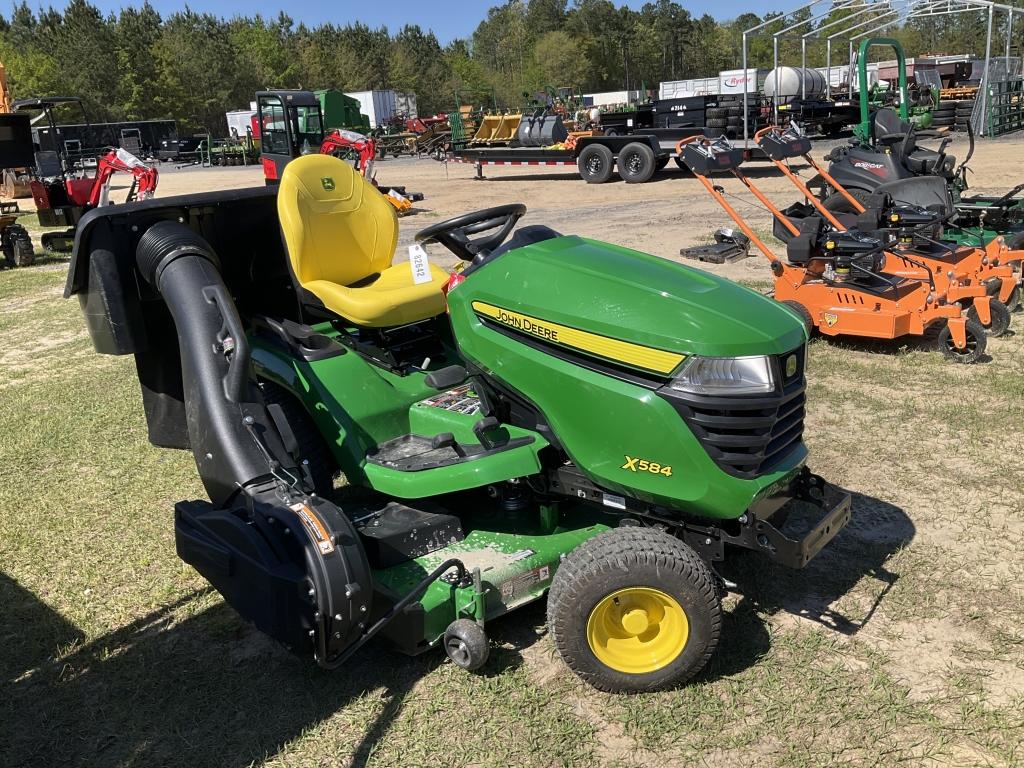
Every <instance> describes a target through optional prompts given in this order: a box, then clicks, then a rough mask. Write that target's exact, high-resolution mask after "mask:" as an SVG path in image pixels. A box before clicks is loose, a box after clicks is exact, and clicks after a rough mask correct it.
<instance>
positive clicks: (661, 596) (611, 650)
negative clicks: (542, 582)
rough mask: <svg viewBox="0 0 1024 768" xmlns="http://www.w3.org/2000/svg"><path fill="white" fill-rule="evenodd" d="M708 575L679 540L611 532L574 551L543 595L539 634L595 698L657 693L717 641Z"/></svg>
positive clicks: (691, 671) (696, 666) (633, 530)
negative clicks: (549, 639) (546, 635)
mask: <svg viewBox="0 0 1024 768" xmlns="http://www.w3.org/2000/svg"><path fill="white" fill-rule="evenodd" d="M721 625H722V608H721V603H720V601H719V596H718V588H717V585H716V581H715V577H714V575H713V574H712V572H711V569H710V568H708V566H707V565H706V564H705V563H704V561H703V560H701V559H700V557H698V555H697V553H696V552H694V551H693V550H692V549H691V548H690V547H688V546H687V545H686V544H684V543H683V542H682V541H680V540H679V539H677V538H675V537H674V536H671V535H670V534H667V533H665V532H664V531H659V530H655V529H652V528H640V527H629V528H615V529H613V530H611V531H607V532H605V533H602V534H599V535H597V536H595V537H594V538H592V539H589V540H588V541H585V542H584V543H583V544H581V545H580V546H579V547H577V548H576V549H574V550H573V551H572V552H571V553H569V556H568V557H567V558H566V559H565V562H563V563H562V565H561V566H560V567H559V569H558V571H557V572H556V573H555V578H554V581H553V583H552V585H551V591H550V593H549V594H548V627H550V629H551V634H552V636H553V638H554V641H555V647H556V648H557V649H558V652H559V654H560V655H561V657H562V659H563V660H564V661H565V663H566V664H567V665H568V666H569V667H570V668H571V669H572V670H573V671H574V672H575V673H576V674H577V675H579V676H580V677H581V678H583V679H584V680H586V681H587V682H588V683H590V684H591V685H593V686H594V687H595V688H599V689H600V690H602V691H611V692H622V693H629V692H639V691H656V690H661V689H663V688H669V687H672V686H675V685H680V684H681V683H683V682H685V681H686V680H688V679H689V678H691V677H692V676H693V675H695V674H696V673H697V672H699V671H700V670H701V669H702V668H703V667H704V665H705V664H706V663H707V661H708V659H709V658H711V654H712V653H713V652H714V650H715V646H716V645H717V644H718V635H719V632H720V630H721Z"/></svg>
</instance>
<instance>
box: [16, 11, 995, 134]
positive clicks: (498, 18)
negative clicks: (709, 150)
mask: <svg viewBox="0 0 1024 768" xmlns="http://www.w3.org/2000/svg"><path fill="white" fill-rule="evenodd" d="M843 13H844V11H836V13H835V18H839V16H841V15H842V14H843ZM799 18H800V17H784V16H782V15H781V14H777V13H776V14H768V15H767V16H765V17H764V18H763V19H762V18H761V17H758V16H757V15H755V14H749V13H748V14H742V15H740V16H739V17H737V18H736V19H732V20H728V21H718V20H715V19H714V18H712V17H711V16H710V15H707V14H705V15H703V16H699V17H696V16H694V15H692V14H691V13H690V12H689V11H687V10H685V9H684V8H682V7H681V6H680V5H678V4H677V3H675V2H671V1H670V0H657V2H650V3H647V4H646V5H644V6H643V7H642V8H640V9H639V10H633V9H630V8H625V7H618V6H617V5H616V4H615V3H613V2H610V0H575V2H573V3H572V4H571V6H570V4H569V3H568V2H567V1H566V0H508V2H505V3H504V4H503V5H498V6H495V7H492V8H491V9H490V10H489V11H488V12H487V14H486V16H485V18H484V19H483V20H482V21H481V22H480V24H479V25H478V26H477V28H476V30H475V31H474V32H473V34H472V35H471V36H469V37H468V38H465V39H456V40H453V41H452V42H450V43H448V44H447V45H444V46H442V45H441V44H440V42H439V41H438V39H437V36H436V35H435V34H434V32H433V31H424V30H422V29H421V28H420V27H418V26H415V25H406V26H403V27H401V28H399V29H397V30H396V31H394V32H392V31H390V30H388V29H387V28H385V27H380V28H376V29H374V28H370V27H368V26H366V25H365V24H359V23H356V24H347V25H344V26H339V25H335V24H322V25H319V26H315V27H309V26H307V25H305V24H302V23H299V24H296V23H295V22H294V20H293V19H291V18H290V17H289V16H287V15H286V14H284V13H281V14H280V15H279V16H277V18H274V19H267V18H264V17H263V16H260V15H256V16H253V17H237V16H236V17H234V18H230V19H224V18H220V17H217V16H214V15H211V14H208V13H196V12H195V11H192V10H190V9H188V8H187V6H186V8H185V10H182V11H179V12H176V13H173V14H171V15H169V16H166V17H164V16H161V15H160V14H159V13H158V12H157V11H156V10H155V9H154V8H153V7H152V6H151V5H150V4H149V3H148V2H146V3H144V4H143V5H142V6H141V7H137V8H131V7H130V8H124V9H122V10H121V11H120V12H119V13H117V14H110V15H104V14H103V13H101V12H100V11H99V9H98V8H96V7H95V6H94V5H92V4H91V3H90V2H89V1H88V0H70V2H69V3H68V5H67V6H66V7H65V8H64V10H63V11H58V10H55V9H53V8H52V7H51V8H47V9H45V10H40V11H38V12H36V11H33V10H32V9H31V8H30V7H29V5H28V4H27V2H25V1H24V0H22V2H21V3H20V4H18V5H15V6H14V8H13V10H12V12H11V15H10V17H9V18H8V17H3V16H0V62H3V64H4V65H5V66H6V67H7V72H8V79H9V82H10V86H11V89H12V92H13V94H14V97H15V98H26V97H29V96H44V95H62V96H63V95H73V96H80V97H82V99H83V101H84V103H85V104H86V106H87V109H88V111H89V116H90V119H91V120H93V121H99V120H138V119H157V118H173V119H175V120H177V121H178V122H179V124H180V126H181V128H182V130H183V131H188V130H196V131H199V130H203V131H209V132H211V133H213V134H215V135H222V134H224V133H226V131H227V128H226V125H225V123H224V112H225V111H227V110H229V109H237V108H244V107H246V106H247V105H248V103H249V102H250V101H251V100H252V98H253V94H254V92H255V91H257V90H260V89H262V88H266V87H274V88H310V89H317V88H338V89H340V90H344V91H357V90H369V89H380V88H393V89H395V90H397V91H407V92H413V93H415V94H416V95H417V98H418V104H419V111H420V113H421V114H429V113H433V112H439V111H447V110H450V109H452V108H453V107H454V106H455V100H456V94H458V95H459V100H460V101H461V102H463V103H474V104H477V105H481V104H483V105H491V104H498V105H509V106H516V105H519V104H521V103H522V102H523V101H524V96H523V94H524V93H529V94H536V93H538V92H539V91H541V90H543V89H545V88H548V87H571V88H573V89H579V90H582V91H584V92H593V91H610V90H623V89H639V88H643V87H646V88H649V89H650V88H657V85H658V83H659V82H661V81H663V80H676V79H684V78H690V77H704V76H711V75H714V74H716V73H717V72H718V71H719V70H722V69H730V68H738V67H739V66H740V45H741V34H742V31H743V30H744V29H748V28H750V27H752V26H754V25H755V24H758V23H760V22H762V21H763V20H771V24H769V26H768V27H767V28H766V31H768V32H771V31H774V30H776V29H781V28H782V27H783V26H785V25H787V24H789V23H792V22H793V21H795V20H799ZM804 18H806V16H805V17H804ZM832 18H833V17H829V19H825V20H824V21H822V22H820V23H822V24H824V23H827V22H828V21H830V20H832ZM895 34H896V36H898V37H900V38H902V40H903V41H904V43H905V45H906V46H907V47H908V55H914V54H915V53H924V52H948V53H963V52H968V53H976V54H978V53H981V52H983V50H984V41H985V38H984V35H985V26H984V24H983V23H980V22H979V18H978V17H976V15H975V14H969V13H962V14H958V15H956V16H950V17H937V18H935V19H922V20H920V21H917V22H914V23H911V24H908V25H907V26H905V27H903V28H900V29H898V30H896V31H895ZM995 39H996V40H1000V38H999V37H998V30H997V36H996V38H995ZM815 46H817V47H815ZM821 47H822V46H821V45H820V44H812V46H811V52H812V54H813V55H814V56H816V57H817V58H816V59H815V61H816V62H820V61H822V60H823V58H822V57H823V54H822V53H821V51H820V50H817V49H818V48H821ZM995 47H997V48H999V46H995ZM999 50H1001V48H999ZM783 55H784V57H785V60H786V62H787V63H793V64H798V63H799V47H798V44H797V43H795V42H784V44H783ZM882 55H884V53H883V54H882ZM841 57H842V52H841V51H840V52H839V53H837V58H841ZM771 61H772V47H771V41H770V39H767V38H765V37H759V38H756V39H754V40H752V42H751V52H750V59H749V64H750V66H760V67H766V66H771Z"/></svg>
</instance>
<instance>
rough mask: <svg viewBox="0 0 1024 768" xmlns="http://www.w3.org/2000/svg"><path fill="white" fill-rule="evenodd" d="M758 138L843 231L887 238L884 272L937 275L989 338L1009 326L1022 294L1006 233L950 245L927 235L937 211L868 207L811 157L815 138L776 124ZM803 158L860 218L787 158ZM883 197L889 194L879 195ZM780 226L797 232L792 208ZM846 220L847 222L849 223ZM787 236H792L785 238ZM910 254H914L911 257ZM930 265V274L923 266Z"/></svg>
mask: <svg viewBox="0 0 1024 768" xmlns="http://www.w3.org/2000/svg"><path fill="white" fill-rule="evenodd" d="M754 139H755V141H757V144H758V146H759V147H761V149H762V150H763V151H764V153H765V154H766V155H767V156H768V159H769V160H770V161H771V162H772V163H773V164H774V165H775V167H776V168H778V169H779V170H780V171H781V172H782V173H783V175H784V176H785V177H786V178H788V179H789V180H790V181H791V182H793V184H794V186H796V188H797V189H798V190H800V193H801V194H802V195H803V196H804V197H805V198H806V199H807V202H808V203H810V205H811V206H812V207H813V208H814V209H815V210H816V211H817V212H818V214H819V215H820V216H821V217H822V218H824V219H825V221H827V222H828V224H829V225H831V227H832V228H833V229H835V230H837V231H839V232H844V231H846V230H848V229H853V228H856V229H859V230H861V231H862V232H865V233H867V234H870V235H872V236H882V239H884V240H886V244H887V247H886V250H885V251H884V253H885V262H884V264H883V266H882V271H883V272H884V273H885V274H888V275H896V276H899V277H906V278H910V279H914V280H925V281H927V280H929V279H930V278H931V279H934V282H935V286H936V288H937V290H939V291H940V292H941V293H942V294H943V295H945V297H946V301H947V302H949V303H954V302H955V303H957V304H960V305H961V306H963V307H964V308H965V309H966V311H967V316H968V317H970V318H973V319H975V320H977V321H978V322H979V323H980V324H981V325H982V327H983V328H985V332H986V333H987V334H988V335H989V336H1002V335H1003V334H1004V333H1006V331H1007V330H1008V329H1009V327H1010V312H1011V310H1012V309H1013V307H1012V306H1011V302H1012V303H1013V304H1016V303H1017V300H1019V296H1020V288H1019V279H1018V276H1017V275H1016V274H1015V273H1014V271H1013V267H1011V266H1010V264H1009V261H1010V260H1012V258H1013V257H1014V255H1017V254H1018V252H1016V251H1010V250H1008V249H1007V248H1006V245H1005V244H1004V242H1003V238H1002V237H997V238H993V239H992V240H991V241H990V242H989V244H988V245H987V246H985V247H983V248H976V247H973V246H968V245H962V246H956V247H954V246H952V245H948V244H946V243H943V242H941V241H940V240H938V239H933V238H932V237H929V236H928V234H927V233H928V232H929V231H932V232H934V233H935V234H936V235H938V234H939V233H938V232H937V230H938V229H939V228H940V227H941V226H942V223H943V222H942V220H941V216H940V214H938V213H935V212H933V211H928V210H923V209H919V208H914V207H911V206H896V205H892V204H891V201H888V203H886V202H883V201H882V200H881V199H880V200H879V202H878V207H872V208H871V209H867V208H865V206H864V205H863V204H862V203H861V202H860V201H859V200H857V199H856V198H855V197H854V196H853V195H851V194H850V193H849V192H848V191H847V190H846V189H844V188H843V187H842V185H840V184H839V183H838V182H837V181H836V180H835V179H833V178H832V177H831V176H830V175H829V173H828V172H827V171H826V170H825V169H824V168H822V167H821V166H819V165H818V164H817V163H816V162H815V161H814V159H813V158H812V157H811V156H810V150H811V142H810V140H809V139H807V138H806V137H805V136H802V135H800V134H799V133H797V132H795V131H793V130H792V129H788V130H785V131H783V130H782V129H780V128H778V127H777V126H768V127H767V128H762V129H761V130H760V131H758V132H757V133H756V134H754ZM794 158H801V159H803V160H804V162H806V163H807V164H808V165H810V166H811V168H812V169H814V170H815V171H816V172H817V173H818V174H819V175H820V177H821V179H822V181H823V183H825V184H828V185H829V186H831V187H832V188H833V189H834V190H835V191H836V192H837V193H838V194H840V195H842V196H844V197H845V198H846V200H847V201H848V202H849V203H850V204H851V205H852V206H853V207H854V210H856V211H857V213H858V214H859V216H857V217H856V219H855V220H854V221H850V220H849V218H847V219H846V222H844V220H843V219H840V218H839V217H838V216H837V215H836V214H835V213H834V212H833V211H830V210H829V209H828V208H827V207H825V205H823V204H822V202H821V200H819V199H818V197H817V196H816V195H815V194H814V193H813V192H812V191H811V190H810V189H809V188H808V187H807V185H806V184H805V183H804V181H803V180H802V179H801V178H800V177H799V176H798V175H797V174H796V173H794V172H793V170H792V168H790V166H789V161H790V160H792V159H794ZM878 197H879V198H884V197H885V195H879V196H878ZM784 214H785V219H784V220H779V223H780V225H781V226H782V227H783V228H784V229H786V230H789V233H790V234H796V230H795V229H794V226H793V222H792V217H791V216H790V215H789V214H790V210H787V211H785V212H784ZM847 222H848V223H847ZM786 239H788V238H786ZM908 255H909V256H910V258H908ZM922 264H923V265H924V266H925V267H927V270H928V271H927V272H926V271H925V270H924V269H923V268H922V266H921V265H922Z"/></svg>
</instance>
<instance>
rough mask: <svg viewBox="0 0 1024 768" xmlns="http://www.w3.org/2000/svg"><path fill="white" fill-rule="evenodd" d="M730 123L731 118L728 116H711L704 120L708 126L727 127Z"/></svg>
mask: <svg viewBox="0 0 1024 768" xmlns="http://www.w3.org/2000/svg"><path fill="white" fill-rule="evenodd" d="M728 124H729V118H727V117H709V118H707V119H706V120H705V121H704V125H705V126H707V127H708V128H725V126H727V125H728Z"/></svg>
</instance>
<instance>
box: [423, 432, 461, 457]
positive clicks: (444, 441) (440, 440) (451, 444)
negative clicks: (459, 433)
mask: <svg viewBox="0 0 1024 768" xmlns="http://www.w3.org/2000/svg"><path fill="white" fill-rule="evenodd" d="M430 448H431V450H434V451H436V450H438V449H439V448H451V449H452V450H453V451H455V454H456V455H457V456H459V457H460V458H464V457H465V455H466V451H465V449H464V448H463V447H462V446H461V445H459V443H458V441H457V440H456V439H455V435H453V434H452V433H451V432H442V433H441V434H439V435H434V436H433V437H432V438H431V439H430Z"/></svg>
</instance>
